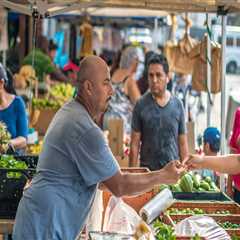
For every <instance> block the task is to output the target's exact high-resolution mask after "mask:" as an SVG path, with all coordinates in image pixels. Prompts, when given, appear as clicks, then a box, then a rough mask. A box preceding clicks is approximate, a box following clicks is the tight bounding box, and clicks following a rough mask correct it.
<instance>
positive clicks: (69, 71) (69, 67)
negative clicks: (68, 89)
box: [63, 61, 79, 86]
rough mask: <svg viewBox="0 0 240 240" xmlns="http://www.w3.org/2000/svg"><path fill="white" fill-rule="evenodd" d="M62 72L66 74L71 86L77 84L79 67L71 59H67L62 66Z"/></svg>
mask: <svg viewBox="0 0 240 240" xmlns="http://www.w3.org/2000/svg"><path fill="white" fill-rule="evenodd" d="M63 71H64V74H65V75H66V76H67V79H68V81H69V83H71V84H72V85H73V86H76V85H77V75H78V72H79V67H78V66H77V65H76V64H75V63H73V62H72V61H69V62H68V63H67V64H66V65H65V66H64V67H63Z"/></svg>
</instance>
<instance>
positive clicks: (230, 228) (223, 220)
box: [163, 214, 240, 236]
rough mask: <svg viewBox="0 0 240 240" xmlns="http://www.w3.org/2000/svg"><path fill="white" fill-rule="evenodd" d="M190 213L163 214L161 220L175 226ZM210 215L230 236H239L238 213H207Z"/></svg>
mask: <svg viewBox="0 0 240 240" xmlns="http://www.w3.org/2000/svg"><path fill="white" fill-rule="evenodd" d="M189 216H190V215H186V214H185V215H164V216H163V221H164V222H165V223H166V224H169V225H172V226H175V225H176V223H178V222H180V221H182V220H183V219H185V218H187V217H189ZM207 216H209V217H212V218H213V219H214V220H215V221H216V222H217V223H218V224H219V225H220V226H221V227H222V228H224V229H225V230H226V231H227V232H228V234H229V235H230V236H240V215H225V216H224V215H207Z"/></svg>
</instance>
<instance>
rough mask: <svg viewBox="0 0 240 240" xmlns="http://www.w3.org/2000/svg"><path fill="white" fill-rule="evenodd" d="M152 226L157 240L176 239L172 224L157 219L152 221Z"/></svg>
mask: <svg viewBox="0 0 240 240" xmlns="http://www.w3.org/2000/svg"><path fill="white" fill-rule="evenodd" d="M153 227H154V230H155V233H156V235H155V237H156V239H157V240H176V235H175V233H174V229H173V227H172V226H169V225H166V224H164V223H162V222H160V221H159V219H157V220H156V221H155V222H154V224H153Z"/></svg>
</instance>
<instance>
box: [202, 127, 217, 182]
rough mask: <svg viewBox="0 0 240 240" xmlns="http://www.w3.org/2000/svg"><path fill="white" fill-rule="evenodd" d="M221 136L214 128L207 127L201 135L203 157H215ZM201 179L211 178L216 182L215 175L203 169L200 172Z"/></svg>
mask: <svg viewBox="0 0 240 240" xmlns="http://www.w3.org/2000/svg"><path fill="white" fill-rule="evenodd" d="M220 140H221V134H220V132H219V130H218V129H217V128H215V127H208V128H206V129H205V131H204V133H203V153H204V155H205V156H217V154H218V152H219V151H220ZM201 174H202V176H203V177H211V179H212V181H216V180H217V176H216V174H215V173H214V172H213V171H211V170H209V169H203V170H202V172H201Z"/></svg>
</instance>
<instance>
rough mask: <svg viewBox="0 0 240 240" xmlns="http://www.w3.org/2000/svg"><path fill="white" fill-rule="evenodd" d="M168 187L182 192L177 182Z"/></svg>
mask: <svg viewBox="0 0 240 240" xmlns="http://www.w3.org/2000/svg"><path fill="white" fill-rule="evenodd" d="M170 189H171V190H172V191H173V192H182V189H181V187H180V186H179V184H174V185H171V186H170Z"/></svg>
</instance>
